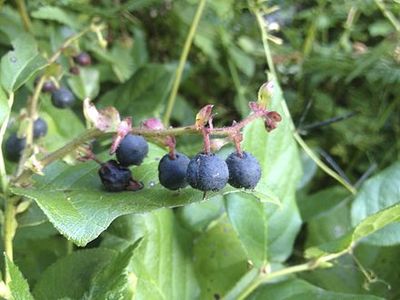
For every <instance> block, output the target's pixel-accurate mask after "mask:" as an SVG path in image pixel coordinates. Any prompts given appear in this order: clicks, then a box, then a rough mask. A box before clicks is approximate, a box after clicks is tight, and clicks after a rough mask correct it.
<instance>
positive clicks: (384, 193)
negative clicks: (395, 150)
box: [351, 162, 400, 246]
mask: <svg viewBox="0 0 400 300" xmlns="http://www.w3.org/2000/svg"><path fill="white" fill-rule="evenodd" d="M399 186H400V162H396V163H394V164H393V165H392V166H390V167H389V168H387V169H385V170H384V171H382V172H380V173H379V174H377V175H375V176H374V177H372V178H371V179H369V180H367V181H366V182H365V183H364V184H363V186H362V188H361V189H360V191H359V193H358V195H357V197H356V199H355V200H354V201H353V204H352V208H351V220H352V224H353V226H356V225H357V224H359V223H360V222H362V221H363V220H365V219H366V218H368V216H371V215H373V214H375V213H377V212H379V211H381V210H383V209H385V208H387V207H389V206H391V205H393V204H396V203H399V202H400V189H399ZM376 222H379V220H376ZM373 225H375V224H373ZM357 227H358V226H357ZM364 228H365V227H364ZM371 229H372V228H371ZM374 231H376V230H374ZM399 232H400V224H392V225H389V226H387V227H385V228H384V229H382V230H381V231H379V232H377V233H374V234H373V235H371V236H369V237H368V238H367V239H366V240H365V242H367V243H371V244H374V245H381V246H389V245H395V244H399V243H400V234H399Z"/></svg>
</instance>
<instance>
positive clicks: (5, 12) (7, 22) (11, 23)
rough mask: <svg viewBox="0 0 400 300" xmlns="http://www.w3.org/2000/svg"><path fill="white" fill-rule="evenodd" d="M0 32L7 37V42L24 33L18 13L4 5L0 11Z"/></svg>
mask: <svg viewBox="0 0 400 300" xmlns="http://www.w3.org/2000/svg"><path fill="white" fill-rule="evenodd" d="M0 32H3V33H4V34H5V35H7V37H8V39H9V40H12V39H13V38H15V37H16V36H19V35H20V34H23V33H24V32H25V29H24V26H23V25H22V20H21V18H20V17H19V14H18V12H17V11H16V10H14V9H12V8H11V6H8V5H4V6H3V7H2V8H1V10H0Z"/></svg>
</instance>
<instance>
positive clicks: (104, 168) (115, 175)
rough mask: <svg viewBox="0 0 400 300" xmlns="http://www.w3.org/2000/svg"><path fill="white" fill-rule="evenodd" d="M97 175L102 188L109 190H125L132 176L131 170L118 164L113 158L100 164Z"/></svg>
mask: <svg viewBox="0 0 400 300" xmlns="http://www.w3.org/2000/svg"><path fill="white" fill-rule="evenodd" d="M99 176H100V179H101V182H102V183H103V186H104V188H105V189H106V190H107V191H109V192H121V191H125V190H126V189H127V187H128V186H129V184H130V180H131V178H132V174H131V171H130V170H129V169H128V168H124V167H122V166H121V165H119V164H118V162H117V161H115V160H109V161H108V162H106V163H104V164H102V165H101V167H100V169H99Z"/></svg>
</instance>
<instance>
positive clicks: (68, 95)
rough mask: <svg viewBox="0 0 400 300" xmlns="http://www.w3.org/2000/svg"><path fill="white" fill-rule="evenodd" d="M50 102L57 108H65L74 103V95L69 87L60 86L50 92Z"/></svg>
mask: <svg viewBox="0 0 400 300" xmlns="http://www.w3.org/2000/svg"><path fill="white" fill-rule="evenodd" d="M51 102H52V103H53V105H54V106H55V107H57V108H67V107H71V106H72V105H73V104H74V103H75V96H74V94H72V92H71V91H70V90H69V89H67V88H65V87H60V88H59V89H58V90H55V91H53V92H52V93H51Z"/></svg>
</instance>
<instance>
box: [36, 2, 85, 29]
mask: <svg viewBox="0 0 400 300" xmlns="http://www.w3.org/2000/svg"><path fill="white" fill-rule="evenodd" d="M32 17H34V18H36V19H42V20H51V21H57V22H59V23H61V24H64V25H67V26H69V27H71V28H79V26H80V23H79V22H78V19H77V18H76V17H73V14H72V12H70V11H69V12H68V13H67V12H66V11H64V10H63V9H61V8H59V7H54V6H41V7H39V9H37V10H35V11H33V12H32Z"/></svg>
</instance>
